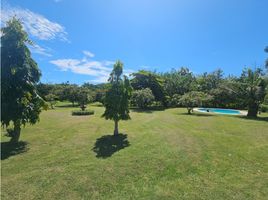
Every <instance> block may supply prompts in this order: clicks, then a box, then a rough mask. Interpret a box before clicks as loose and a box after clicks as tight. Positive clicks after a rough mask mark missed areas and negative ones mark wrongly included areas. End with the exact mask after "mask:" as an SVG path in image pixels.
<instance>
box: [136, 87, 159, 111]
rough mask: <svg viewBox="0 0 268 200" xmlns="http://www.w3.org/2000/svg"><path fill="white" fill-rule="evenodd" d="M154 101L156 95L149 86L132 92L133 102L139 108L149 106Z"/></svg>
mask: <svg viewBox="0 0 268 200" xmlns="http://www.w3.org/2000/svg"><path fill="white" fill-rule="evenodd" d="M153 101H154V95H153V93H152V90H150V89H149V88H145V89H141V90H135V91H134V92H133V93H132V103H133V104H134V105H136V106H138V107H139V108H147V107H148V106H149V105H151V104H152V102H153Z"/></svg>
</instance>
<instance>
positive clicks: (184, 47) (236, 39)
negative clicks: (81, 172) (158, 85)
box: [1, 0, 268, 84]
mask: <svg viewBox="0 0 268 200" xmlns="http://www.w3.org/2000/svg"><path fill="white" fill-rule="evenodd" d="M1 6H2V9H1V26H4V25H5V21H7V20H8V19H9V18H10V17H11V16H14V15H16V16H17V17H18V18H20V19H21V21H22V22H23V26H24V29H25V30H26V31H27V32H28V34H29V36H30V38H31V39H32V40H33V41H34V44H35V45H34V46H32V47H31V51H32V54H33V57H34V59H35V60H36V61H37V63H38V64H39V67H40V69H41V71H42V74H43V75H42V79H41V80H42V82H50V83H60V82H65V81H70V82H72V83H78V84H82V83H84V82H91V83H100V82H105V81H107V78H108V75H109V73H110V71H111V69H112V66H113V63H114V62H115V61H116V60H117V59H120V60H122V61H123V62H124V64H125V67H124V71H125V74H130V73H132V72H134V71H137V70H139V69H147V70H156V71H158V72H164V71H168V70H170V69H172V68H179V67H181V66H186V67H189V68H190V69H191V70H192V71H193V72H194V73H196V74H199V73H202V72H205V71H209V72H210V71H213V70H215V69H217V68H221V69H223V70H224V72H225V74H226V75H228V74H234V75H239V74H240V72H241V70H242V69H243V68H244V67H246V66H251V67H255V66H263V64H264V60H265V59H266V57H267V55H265V53H264V51H263V49H264V47H265V46H267V45H268V26H267V21H268V15H267V8H268V1H267V0H258V1H256V0H236V1H233V0H109V1H107V0H45V1H41V0H39V1H37V0H23V1H22V0H9V1H7V0H2V1H1Z"/></svg>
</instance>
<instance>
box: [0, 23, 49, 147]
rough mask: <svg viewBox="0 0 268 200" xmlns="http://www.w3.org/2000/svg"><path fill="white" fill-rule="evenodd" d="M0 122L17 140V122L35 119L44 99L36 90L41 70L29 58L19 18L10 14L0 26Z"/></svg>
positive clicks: (31, 121)
mask: <svg viewBox="0 0 268 200" xmlns="http://www.w3.org/2000/svg"><path fill="white" fill-rule="evenodd" d="M1 32H2V36H1V122H2V125H5V126H9V125H10V122H13V125H14V130H13V131H12V134H11V135H10V136H11V137H12V138H11V141H12V142H18V140H19V137H20V129H21V125H25V124H26V123H30V124H34V123H36V122H37V121H38V120H39V114H40V112H41V108H42V106H43V105H44V101H43V100H42V99H41V98H40V96H39V95H38V94H37V92H36V83H37V82H38V81H39V79H40V76H41V72H40V71H39V69H38V66H37V64H36V62H35V61H34V60H33V59H32V58H31V53H30V51H29V49H28V47H27V44H32V42H31V41H30V40H29V39H28V35H27V33H26V32H25V31H24V30H23V28H22V25H21V23H20V21H19V20H17V19H16V18H12V19H11V20H10V21H8V22H7V25H6V26H5V27H3V28H1Z"/></svg>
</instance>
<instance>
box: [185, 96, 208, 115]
mask: <svg viewBox="0 0 268 200" xmlns="http://www.w3.org/2000/svg"><path fill="white" fill-rule="evenodd" d="M211 99H212V97H211V96H210V95H208V94H206V93H204V92H198V91H191V92H188V93H186V94H184V95H183V96H182V97H181V98H180V103H181V104H182V105H183V106H185V107H187V110H188V114H191V112H192V111H193V108H194V107H196V106H204V104H205V103H207V102H209V101H211Z"/></svg>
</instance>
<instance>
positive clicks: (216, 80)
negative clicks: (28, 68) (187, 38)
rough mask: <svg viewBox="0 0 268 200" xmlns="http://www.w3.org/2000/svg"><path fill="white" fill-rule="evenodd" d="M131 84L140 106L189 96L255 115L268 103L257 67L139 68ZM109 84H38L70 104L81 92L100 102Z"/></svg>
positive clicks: (172, 103)
mask: <svg viewBox="0 0 268 200" xmlns="http://www.w3.org/2000/svg"><path fill="white" fill-rule="evenodd" d="M130 84H131V86H132V88H133V92H132V97H131V101H130V102H131V104H132V106H137V107H139V108H142V109H145V108H148V107H150V106H164V107H182V106H184V107H185V106H186V107H187V106H189V104H187V102H188V103H189V101H187V98H190V99H191V101H192V102H191V103H190V104H191V107H194V106H203V107H215V108H217V107H220V108H235V109H248V110H249V115H251V116H256V115H257V112H258V111H260V110H261V109H262V110H263V111H265V110H266V109H267V104H268V103H267V99H268V95H267V93H268V92H267V91H268V87H267V85H268V77H267V73H266V72H265V71H263V70H261V69H260V68H256V69H254V70H253V69H250V68H246V69H244V70H243V71H242V73H241V75H240V76H232V75H228V76H224V73H223V71H222V70H221V69H217V70H215V71H213V72H211V73H207V72H205V73H203V74H201V75H194V74H193V73H192V72H191V71H190V70H189V69H188V68H186V67H182V68H180V69H177V70H176V69H172V70H171V71H169V72H165V73H156V72H151V71H144V70H140V71H138V72H136V73H133V74H132V75H131V79H130ZM108 87H109V83H103V84H97V85H93V84H89V83H85V84H83V85H81V86H78V85H75V84H70V83H68V82H67V83H62V84H44V83H39V84H38V85H37V89H38V92H39V94H40V96H42V97H43V98H44V99H45V100H46V101H51V100H55V99H56V100H60V101H65V100H66V101H70V102H72V103H73V105H75V104H76V103H79V101H80V100H79V99H81V95H79V94H81V93H87V94H88V97H89V99H90V101H91V102H101V103H103V102H104V98H105V93H106V91H107V88H108ZM51 97H53V99H51ZM201 97H202V98H201Z"/></svg>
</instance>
